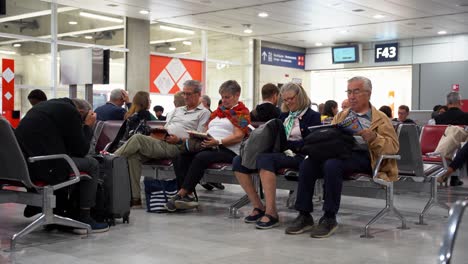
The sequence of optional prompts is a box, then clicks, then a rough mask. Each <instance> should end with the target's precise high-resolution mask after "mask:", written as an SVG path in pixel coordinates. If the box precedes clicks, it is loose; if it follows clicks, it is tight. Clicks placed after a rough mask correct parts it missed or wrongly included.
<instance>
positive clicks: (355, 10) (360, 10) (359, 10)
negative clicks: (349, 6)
mask: <svg viewBox="0 0 468 264" xmlns="http://www.w3.org/2000/svg"><path fill="white" fill-rule="evenodd" d="M364 11H366V10H364V9H362V8H358V9H353V12H364Z"/></svg>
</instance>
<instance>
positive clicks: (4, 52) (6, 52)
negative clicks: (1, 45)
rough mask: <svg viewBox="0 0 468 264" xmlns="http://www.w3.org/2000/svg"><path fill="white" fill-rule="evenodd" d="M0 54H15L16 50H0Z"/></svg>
mask: <svg viewBox="0 0 468 264" xmlns="http://www.w3.org/2000/svg"><path fill="white" fill-rule="evenodd" d="M0 54H6V55H15V54H16V52H14V51H10V50H0Z"/></svg>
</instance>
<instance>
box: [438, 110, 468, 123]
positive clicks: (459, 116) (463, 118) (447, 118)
mask: <svg viewBox="0 0 468 264" xmlns="http://www.w3.org/2000/svg"><path fill="white" fill-rule="evenodd" d="M434 119H435V122H436V124H437V125H468V113H465V112H463V111H462V110H460V108H458V107H451V108H449V109H448V111H447V112H445V113H442V114H440V115H438V116H436V117H435V118H434Z"/></svg>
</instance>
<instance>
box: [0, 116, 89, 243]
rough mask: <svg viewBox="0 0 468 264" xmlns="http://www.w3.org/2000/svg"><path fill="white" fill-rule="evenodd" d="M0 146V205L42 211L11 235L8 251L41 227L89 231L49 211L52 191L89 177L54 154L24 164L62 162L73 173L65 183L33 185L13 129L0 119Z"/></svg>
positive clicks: (52, 195)
mask: <svg viewBox="0 0 468 264" xmlns="http://www.w3.org/2000/svg"><path fill="white" fill-rule="evenodd" d="M0 146H1V148H0V171H1V173H0V183H1V185H0V203H19V204H26V205H32V206H38V207H41V208H42V213H41V215H40V216H39V217H38V218H36V219H35V220H34V221H33V222H32V223H31V224H29V225H28V226H27V227H25V228H24V229H23V230H21V231H20V232H18V233H16V234H14V235H13V236H12V238H11V244H10V249H11V250H14V249H15V246H16V242H17V240H18V239H20V238H22V237H24V236H25V235H27V234H29V233H30V232H32V231H34V230H36V229H37V228H39V227H40V226H43V225H48V224H59V225H65V226H71V227H75V228H83V229H86V230H87V233H88V234H89V233H90V232H91V226H90V225H88V224H85V223H82V222H79V221H76V220H73V219H70V218H66V217H62V216H58V215H55V214H54V213H53V208H55V205H56V199H55V195H54V191H55V190H58V189H61V188H64V187H67V186H70V185H72V184H75V183H78V182H79V181H80V178H81V177H88V178H89V176H88V175H86V174H82V173H80V172H79V171H78V168H77V167H76V165H75V163H74V162H73V160H72V159H71V158H70V157H69V156H67V155H65V154H56V155H47V156H37V157H31V158H29V159H28V162H36V161H41V160H53V159H64V160H66V162H67V163H68V164H69V165H70V167H71V169H72V170H73V174H72V176H71V177H70V179H69V180H68V181H65V182H62V183H59V184H56V185H48V184H46V183H44V182H33V181H32V180H31V178H30V177H29V172H28V166H27V163H26V160H25V159H24V156H23V153H22V152H21V149H20V147H19V145H18V142H17V140H16V137H15V135H14V133H13V130H12V128H11V126H10V124H9V123H8V122H7V121H6V120H4V119H2V118H0ZM8 186H16V187H24V188H27V189H28V190H30V192H27V191H25V189H24V188H9V187H8Z"/></svg>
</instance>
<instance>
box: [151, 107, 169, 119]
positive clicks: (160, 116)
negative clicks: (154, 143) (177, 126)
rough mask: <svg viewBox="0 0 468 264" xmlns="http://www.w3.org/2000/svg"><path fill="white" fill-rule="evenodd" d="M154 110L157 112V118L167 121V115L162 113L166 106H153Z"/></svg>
mask: <svg viewBox="0 0 468 264" xmlns="http://www.w3.org/2000/svg"><path fill="white" fill-rule="evenodd" d="M153 111H154V113H155V114H156V119H157V120H159V121H166V117H165V116H163V115H162V114H163V113H164V107H162V106H160V105H156V106H154V107H153Z"/></svg>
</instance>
